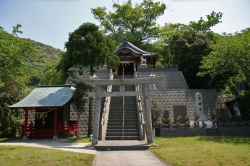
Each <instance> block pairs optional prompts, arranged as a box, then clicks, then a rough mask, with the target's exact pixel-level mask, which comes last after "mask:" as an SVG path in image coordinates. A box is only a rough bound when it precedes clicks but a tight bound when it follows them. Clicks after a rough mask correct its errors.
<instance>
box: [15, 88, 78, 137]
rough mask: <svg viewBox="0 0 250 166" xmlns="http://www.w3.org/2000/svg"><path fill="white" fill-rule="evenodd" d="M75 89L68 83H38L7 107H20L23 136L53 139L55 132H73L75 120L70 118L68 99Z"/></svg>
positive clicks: (75, 130)
mask: <svg viewBox="0 0 250 166" xmlns="http://www.w3.org/2000/svg"><path fill="white" fill-rule="evenodd" d="M74 92H75V88H73V87H72V86H71V85H60V86H39V87H37V88H35V89H34V90H32V92H31V93H30V94H29V95H28V96H26V97H25V98H24V99H22V100H21V101H19V102H18V103H16V104H14V105H11V106H10V108H11V109H14V108H22V109H23V110H24V111H25V113H24V117H25V118H24V125H23V127H22V136H23V139H24V140H25V139H27V138H53V139H57V138H58V134H60V133H66V134H67V136H69V134H70V133H71V132H75V134H77V121H70V102H71V100H72V97H73V94H74Z"/></svg>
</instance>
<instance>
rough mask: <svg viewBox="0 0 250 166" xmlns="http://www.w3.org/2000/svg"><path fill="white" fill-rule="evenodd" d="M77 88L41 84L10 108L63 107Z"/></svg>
mask: <svg viewBox="0 0 250 166" xmlns="http://www.w3.org/2000/svg"><path fill="white" fill-rule="evenodd" d="M74 92H75V88H73V87H71V86H70V85H65V86H64V85H63V86H39V87H38V88H35V89H33V90H32V92H31V93H30V94H29V95H28V96H26V97H25V98H24V99H22V100H21V101H19V102H18V103H16V104H13V105H11V106H9V107H10V108H35V107H62V106H63V105H65V104H66V103H67V102H68V101H70V99H71V98H72V96H73V94H74Z"/></svg>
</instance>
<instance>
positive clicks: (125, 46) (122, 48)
mask: <svg viewBox="0 0 250 166" xmlns="http://www.w3.org/2000/svg"><path fill="white" fill-rule="evenodd" d="M128 52H131V53H132V54H133V55H138V56H143V57H145V56H157V54H156V53H151V52H147V51H143V50H142V49H140V48H138V47H136V46H135V45H133V44H132V43H130V42H129V41H128V40H127V39H125V40H124V41H123V42H122V43H121V44H120V45H119V46H117V47H116V50H115V52H114V53H113V54H116V55H117V54H119V53H128Z"/></svg>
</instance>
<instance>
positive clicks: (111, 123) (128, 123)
mask: <svg viewBox="0 0 250 166" xmlns="http://www.w3.org/2000/svg"><path fill="white" fill-rule="evenodd" d="M109 126H122V122H108V127H109ZM124 126H131V127H135V126H136V127H137V128H138V122H137V121H136V122H124Z"/></svg>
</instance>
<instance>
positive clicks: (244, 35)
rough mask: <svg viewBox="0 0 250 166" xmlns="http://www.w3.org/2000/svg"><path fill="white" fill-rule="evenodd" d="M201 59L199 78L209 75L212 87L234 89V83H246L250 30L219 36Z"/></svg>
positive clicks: (248, 71) (249, 58)
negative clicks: (210, 49)
mask: <svg viewBox="0 0 250 166" xmlns="http://www.w3.org/2000/svg"><path fill="white" fill-rule="evenodd" d="M211 48H212V51H211V52H210V53H209V55H208V56H206V57H203V60H202V62H201V69H202V70H201V71H200V72H199V73H198V75H199V76H206V75H209V76H210V77H211V79H212V83H213V85H214V87H216V89H218V90H223V89H225V88H226V86H229V87H231V90H233V89H234V87H235V83H237V82H243V81H246V78H247V77H249V74H250V67H249V62H250V29H246V30H243V31H242V32H241V33H236V34H234V35H232V34H227V35H225V36H221V37H219V38H218V40H217V41H216V44H214V45H212V47H211Z"/></svg>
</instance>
